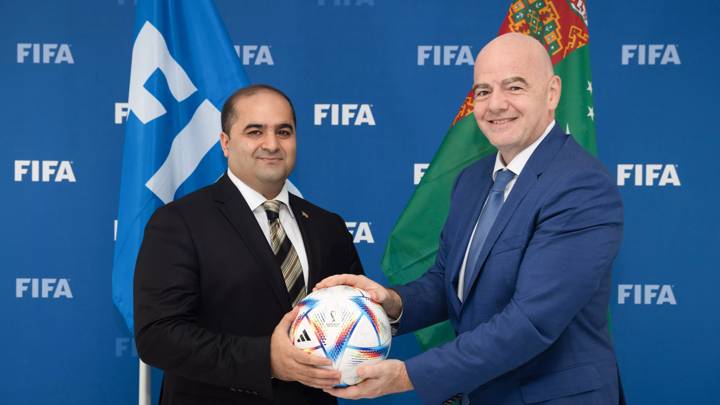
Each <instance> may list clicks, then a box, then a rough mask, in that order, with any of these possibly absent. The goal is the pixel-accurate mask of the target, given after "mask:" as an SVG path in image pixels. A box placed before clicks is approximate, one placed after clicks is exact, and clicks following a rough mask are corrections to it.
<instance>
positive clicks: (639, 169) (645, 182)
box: [617, 164, 682, 187]
mask: <svg viewBox="0 0 720 405" xmlns="http://www.w3.org/2000/svg"><path fill="white" fill-rule="evenodd" d="M631 178H632V179H633V184H634V185H636V186H649V187H650V186H655V185H658V186H660V187H663V186H667V185H671V186H675V187H679V186H681V185H682V184H681V183H680V177H678V172H677V166H676V165H661V164H644V165H643V164H635V165H633V164H619V165H617V185H618V186H624V185H625V181H626V180H629V179H631ZM656 180H657V184H656Z"/></svg>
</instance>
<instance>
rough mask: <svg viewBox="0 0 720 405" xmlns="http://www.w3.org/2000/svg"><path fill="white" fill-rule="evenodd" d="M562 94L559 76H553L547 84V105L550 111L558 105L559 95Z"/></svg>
mask: <svg viewBox="0 0 720 405" xmlns="http://www.w3.org/2000/svg"><path fill="white" fill-rule="evenodd" d="M561 94H562V79H560V76H557V75H554V76H553V77H552V78H550V83H548V105H549V107H550V109H551V110H553V111H555V110H556V109H557V106H558V103H560V95H561Z"/></svg>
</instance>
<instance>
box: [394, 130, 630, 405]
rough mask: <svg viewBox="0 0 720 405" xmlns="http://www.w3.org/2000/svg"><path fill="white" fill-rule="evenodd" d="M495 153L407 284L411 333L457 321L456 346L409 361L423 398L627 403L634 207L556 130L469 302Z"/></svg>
mask: <svg viewBox="0 0 720 405" xmlns="http://www.w3.org/2000/svg"><path fill="white" fill-rule="evenodd" d="M494 158H495V157H494V156H490V157H487V158H485V159H482V160H480V161H478V162H477V163H475V164H473V165H471V166H470V167H468V168H466V169H465V170H464V171H463V172H462V173H460V175H459V176H458V178H457V180H456V183H455V187H454V188H453V192H452V199H451V204H450V212H449V216H448V219H447V222H446V223H445V226H444V228H443V231H442V234H441V237H440V245H439V250H438V253H437V259H436V263H435V265H434V266H433V267H431V268H430V269H429V270H428V272H427V273H426V274H425V275H423V276H422V277H421V278H420V279H418V280H417V281H414V282H412V283H409V284H407V285H404V286H400V287H397V288H396V290H397V292H398V293H399V294H400V296H401V298H402V301H403V317H402V320H401V323H400V325H399V330H398V332H399V333H404V332H409V331H414V330H417V329H420V328H423V327H425V326H428V325H431V324H434V323H436V322H439V321H442V320H445V319H450V321H451V322H452V325H453V326H454V327H455V330H456V332H457V334H458V336H457V338H455V339H454V340H453V341H451V342H449V343H447V344H445V345H443V346H441V347H438V348H434V349H431V350H429V351H427V352H425V353H422V354H420V355H418V356H416V357H414V358H411V359H409V360H408V361H407V362H406V366H407V370H408V374H409V375H410V379H411V380H412V382H413V385H414V386H415V390H416V391H417V392H418V395H419V396H420V398H421V399H422V401H423V403H427V404H439V403H441V402H442V401H443V400H445V399H447V398H449V397H451V396H453V395H454V394H457V393H463V394H466V395H468V396H469V397H470V402H471V404H473V405H475V404H493V405H495V404H533V403H543V404H578V405H579V404H582V405H588V404H603V405H605V404H617V403H618V379H617V369H616V365H615V354H614V352H613V349H612V345H611V342H610V337H609V333H608V324H607V308H608V301H609V298H610V272H611V267H612V263H613V260H614V258H615V256H616V254H617V251H618V248H619V245H620V240H621V238H622V225H623V209H622V202H621V200H620V195H619V193H618V191H617V187H616V186H615V184H614V182H613V179H612V178H611V177H610V175H609V174H608V173H607V171H606V170H605V168H604V167H603V166H602V164H601V163H600V162H599V161H598V160H597V159H595V158H594V157H592V156H591V155H589V154H588V153H586V152H585V151H584V150H583V149H582V148H581V147H580V146H579V145H578V144H577V143H576V142H575V141H574V140H573V139H572V137H570V136H567V135H565V134H564V133H562V131H561V130H560V129H559V128H558V126H557V125H556V126H555V128H554V129H553V130H552V131H551V132H550V133H549V134H548V136H547V137H546V138H545V139H544V140H543V141H542V142H541V143H540V145H539V146H538V148H537V149H536V150H535V152H534V153H533V155H532V156H531V157H530V160H529V161H528V162H527V164H526V166H525V167H524V169H523V171H522V173H521V174H520V176H519V177H518V178H517V181H516V183H515V185H514V187H513V189H512V191H511V192H510V194H509V195H508V197H507V200H506V201H505V203H504V205H503V207H502V209H501V211H500V213H499V214H498V217H497V219H496V221H495V224H494V225H493V227H492V229H491V230H490V233H489V235H488V237H487V239H486V242H485V245H484V247H483V250H482V253H481V260H480V263H481V264H480V266H481V268H480V270H479V271H478V272H477V273H476V276H475V277H474V279H473V280H471V287H470V289H469V291H467V292H466V299H465V300H464V302H460V300H458V298H457V282H458V273H459V270H460V266H461V264H462V261H463V257H464V255H465V250H466V248H467V245H468V242H469V239H470V235H471V233H472V230H473V227H474V226H475V223H476V222H477V218H478V215H479V214H480V210H481V208H482V205H483V203H484V201H485V199H486V197H487V194H488V191H489V189H490V186H491V183H492V170H493V166H494Z"/></svg>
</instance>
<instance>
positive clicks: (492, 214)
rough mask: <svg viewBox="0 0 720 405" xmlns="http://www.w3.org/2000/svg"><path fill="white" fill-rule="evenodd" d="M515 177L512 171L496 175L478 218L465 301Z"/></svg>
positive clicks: (469, 257) (464, 288)
mask: <svg viewBox="0 0 720 405" xmlns="http://www.w3.org/2000/svg"><path fill="white" fill-rule="evenodd" d="M513 177H515V173H513V172H511V171H510V170H501V171H499V172H498V173H497V174H496V175H495V183H493V185H492V187H491V188H490V193H489V194H488V197H487V201H486V202H485V206H484V207H483V210H482V212H481V213H480V217H479V218H478V222H477V228H476V229H475V235H474V236H473V239H472V242H470V251H469V252H468V258H467V263H465V279H464V280H463V282H464V285H463V297H462V298H463V300H464V299H465V297H467V293H468V291H469V289H470V282H471V281H472V279H473V277H474V276H475V273H476V272H477V271H478V267H479V263H478V261H479V260H480V251H481V250H482V247H483V244H484V243H485V239H487V236H488V233H490V228H492V226H493V224H494V223H495V218H497V215H498V212H500V208H502V205H503V202H504V198H503V196H504V194H505V188H506V187H507V185H508V183H510V180H512V179H513Z"/></svg>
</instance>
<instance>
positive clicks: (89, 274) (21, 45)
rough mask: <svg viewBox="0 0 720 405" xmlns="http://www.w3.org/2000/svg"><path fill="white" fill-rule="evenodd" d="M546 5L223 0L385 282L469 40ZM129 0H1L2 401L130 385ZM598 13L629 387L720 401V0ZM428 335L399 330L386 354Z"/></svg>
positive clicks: (468, 73) (319, 190)
mask: <svg viewBox="0 0 720 405" xmlns="http://www.w3.org/2000/svg"><path fill="white" fill-rule="evenodd" d="M561 1H568V0H545V1H544V2H543V3H545V4H544V6H543V7H548V8H549V9H552V7H553V4H556V3H559V2H561ZM539 2H540V1H539V0H538V1H532V0H525V1H523V0H517V1H498V0H492V1H490V0H487V1H482V0H475V1H470V0H463V1H441V0H435V1H407V0H364V1H363V0H304V1H291V0H277V1H237V0H216V2H215V3H216V6H217V9H218V12H219V14H220V16H221V18H222V20H223V21H224V23H225V26H226V27H227V30H228V32H229V35H230V37H231V40H232V42H233V44H235V50H236V52H237V56H238V58H239V59H240V61H241V63H242V65H243V66H244V69H245V73H246V75H247V77H248V79H249V81H250V82H252V83H269V84H272V85H274V86H277V87H278V88H280V89H282V90H284V91H285V92H287V94H288V95H289V96H290V97H291V98H292V99H293V100H294V102H295V107H296V109H297V118H298V163H297V166H296V169H295V172H294V173H293V175H292V177H291V180H292V181H293V183H294V184H295V185H297V186H298V188H299V189H300V190H301V191H302V193H303V195H304V196H305V197H306V198H307V199H309V200H310V201H312V202H314V203H317V204H318V205H320V206H322V207H325V208H327V209H330V210H332V211H335V212H337V213H339V214H340V215H341V216H343V218H345V220H346V221H347V227H348V231H349V232H351V233H352V235H353V238H354V241H355V244H356V245H355V246H356V247H357V249H358V251H359V253H360V256H361V258H362V261H363V264H364V266H365V269H366V271H367V273H368V274H369V276H370V277H372V278H374V279H376V280H380V281H382V282H384V283H387V280H386V278H385V276H384V275H383V272H382V269H381V265H380V264H381V260H382V256H383V252H384V248H385V245H386V242H387V239H388V235H389V234H390V232H391V230H392V229H393V226H394V225H395V223H396V221H397V219H398V217H399V216H400V214H401V212H402V210H403V209H404V207H405V206H406V204H407V203H408V201H409V200H410V198H411V196H412V193H413V190H414V189H415V187H416V184H417V183H418V182H419V180H420V178H421V177H422V175H423V173H424V172H425V170H427V167H428V162H430V160H431V159H432V157H433V156H434V154H435V152H436V150H437V148H438V146H439V145H440V143H441V142H442V140H443V137H444V136H445V134H446V132H447V130H448V128H449V126H450V124H451V123H452V120H453V118H454V117H455V115H456V113H457V111H458V108H459V106H460V105H461V104H462V102H463V100H464V98H465V95H466V94H467V92H468V90H469V89H470V86H471V85H472V68H473V66H472V65H473V60H474V57H475V55H476V54H477V52H478V51H479V50H480V48H481V47H482V45H483V44H484V43H486V42H487V41H489V40H490V39H492V38H493V37H495V36H496V35H497V33H498V30H499V28H500V26H501V24H503V22H504V19H505V18H506V16H507V13H508V8H509V7H510V5H511V3H517V4H520V5H524V6H528V5H532V4H535V3H539ZM572 3H573V5H575V6H578V5H579V6H582V7H584V6H585V5H584V4H583V2H582V1H573V2H572ZM135 7H136V5H135V3H134V1H133V0H68V1H50V0H46V1H38V0H23V1H11V0H2V1H1V2H0V94H1V95H2V101H0V103H1V106H2V108H1V109H0V111H1V112H0V116H1V117H2V120H1V121H0V133H1V134H2V139H3V142H4V145H5V146H4V147H3V148H1V149H0V193H1V195H2V202H1V203H0V204H1V205H0V218H2V220H1V221H0V224H1V226H0V235H2V237H1V239H0V240H1V241H2V243H1V244H0V255H1V256H2V262H1V263H2V272H1V273H0V277H1V278H0V285H1V286H2V288H0V302H1V304H0V314H1V316H2V324H3V333H2V334H0V347H2V348H3V350H2V359H1V361H0V381H2V383H0V402H2V403H3V404H46V403H56V404H79V405H85V404H87V405H91V404H93V405H94V404H98V403H103V404H106V405H115V404H118V405H120V404H131V403H134V402H135V401H136V395H137V353H136V352H135V349H134V343H133V340H132V336H131V334H130V333H129V331H128V329H127V327H126V325H125V323H124V321H123V318H122V316H121V315H120V314H119V312H118V311H117V309H116V308H115V306H114V305H113V300H112V294H111V277H112V276H111V269H112V264H113V249H114V243H115V242H114V236H115V230H116V223H115V219H116V218H117V213H118V198H119V184H120V173H121V159H122V149H123V141H124V137H125V122H126V119H127V116H128V105H127V102H128V83H129V74H130V61H131V52H132V44H133V27H134V18H135ZM587 15H588V17H589V18H588V23H589V24H588V25H589V32H590V45H589V49H590V55H591V65H590V67H591V71H592V80H590V81H588V83H587V89H586V91H588V92H589V93H590V94H592V97H593V100H594V107H592V108H588V111H587V114H588V117H590V119H591V120H593V121H594V123H595V128H596V139H597V145H598V148H597V149H598V156H599V158H600V159H601V160H602V162H603V163H604V164H605V165H606V166H607V168H608V170H609V171H610V173H611V174H612V175H613V176H616V178H617V185H618V187H619V189H620V192H621V194H622V197H623V201H624V204H625V232H624V241H623V244H622V248H621V252H620V255H619V257H618V259H617V261H616V264H615V267H614V273H613V278H612V290H613V295H612V300H611V306H610V316H611V319H612V334H613V340H614V343H615V348H616V351H617V355H618V362H619V366H620V371H621V374H622V380H623V384H624V386H625V391H626V395H627V397H628V401H629V403H631V404H632V405H650V404H711V403H717V394H716V393H715V392H714V391H715V389H716V387H715V385H716V384H717V382H718V381H720V366H719V365H718V362H720V346H719V345H718V341H720V312H719V311H718V310H717V309H718V298H717V297H718V295H717V291H718V288H720V272H718V271H717V270H714V266H717V265H718V263H720V249H719V248H718V246H720V240H719V239H720V238H719V236H720V231H718V229H719V228H718V227H719V224H720V218H718V217H719V216H720V210H718V212H715V208H713V207H716V206H717V205H720V201H719V200H720V192H719V191H718V190H717V189H716V188H715V187H716V183H715V181H714V180H713V178H714V177H713V176H714V175H713V173H714V169H712V166H711V162H713V161H714V158H713V157H712V156H713V154H714V153H716V152H718V150H720V136H717V135H718V134H717V133H716V132H717V129H716V128H715V125H716V124H713V123H712V122H713V121H712V120H713V119H714V117H716V114H718V112H717V109H718V108H717V106H718V102H717V94H718V93H719V92H720V79H718V74H717V70H718V68H717V65H716V64H717V63H718V61H719V59H718V45H717V39H718V37H719V35H720V28H718V25H717V24H715V22H716V21H718V18H720V6H718V5H717V3H716V2H715V1H710V0H699V1H697V2H693V3H690V2H659V1H654V0H635V1H616V2H607V1H601V0H597V1H591V2H590V3H589V4H587ZM716 204H717V205H716ZM419 350H420V348H419V345H418V343H417V342H416V340H415V338H414V337H413V336H412V335H410V336H403V337H399V338H396V339H395V340H394V342H393V346H392V349H391V352H390V357H392V358H401V359H403V358H408V357H410V356H413V355H414V354H416V353H418V352H419ZM158 382H159V378H157V375H156V378H155V379H154V383H155V384H156V385H157V383H158ZM156 393H157V387H156ZM369 402H373V403H380V404H411V403H417V402H418V399H417V396H415V395H414V394H412V393H409V394H404V395H395V396H390V397H387V398H383V399H378V400H375V401H369Z"/></svg>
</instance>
